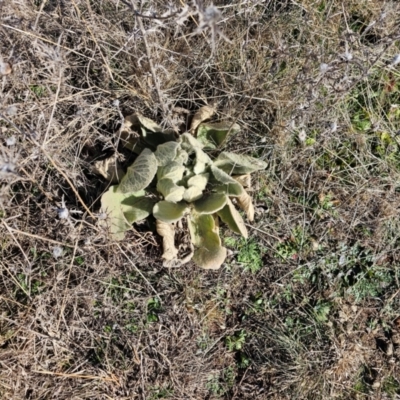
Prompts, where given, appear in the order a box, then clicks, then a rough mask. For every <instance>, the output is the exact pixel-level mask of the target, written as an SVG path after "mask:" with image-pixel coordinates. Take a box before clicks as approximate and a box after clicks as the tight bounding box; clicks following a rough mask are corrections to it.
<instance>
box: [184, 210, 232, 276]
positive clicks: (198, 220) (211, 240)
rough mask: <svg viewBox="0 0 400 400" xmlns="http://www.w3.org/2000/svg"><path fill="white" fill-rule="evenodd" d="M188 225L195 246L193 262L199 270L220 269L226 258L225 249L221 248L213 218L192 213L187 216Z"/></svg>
mask: <svg viewBox="0 0 400 400" xmlns="http://www.w3.org/2000/svg"><path fill="white" fill-rule="evenodd" d="M188 225H189V231H190V236H191V238H192V243H193V245H194V246H195V251H194V255H193V261H194V262H195V263H196V264H197V265H198V266H199V267H201V268H205V269H218V268H220V267H221V265H222V263H223V262H224V261H225V258H226V248H225V247H222V246H221V239H220V237H219V234H218V227H217V226H216V225H215V220H214V217H213V216H212V215H199V214H197V213H196V212H192V213H191V214H190V216H188Z"/></svg>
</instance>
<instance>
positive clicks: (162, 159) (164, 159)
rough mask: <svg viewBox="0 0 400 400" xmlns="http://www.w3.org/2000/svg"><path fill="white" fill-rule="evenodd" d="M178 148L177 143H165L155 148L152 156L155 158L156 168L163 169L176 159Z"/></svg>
mask: <svg viewBox="0 0 400 400" xmlns="http://www.w3.org/2000/svg"><path fill="white" fill-rule="evenodd" d="M178 148H179V143H177V142H167V143H163V144H160V145H159V146H157V150H156V151H155V153H154V155H155V156H156V158H157V162H158V166H159V167H165V166H166V165H167V164H169V163H170V162H171V161H172V160H173V159H174V158H175V157H176V154H177V151H178Z"/></svg>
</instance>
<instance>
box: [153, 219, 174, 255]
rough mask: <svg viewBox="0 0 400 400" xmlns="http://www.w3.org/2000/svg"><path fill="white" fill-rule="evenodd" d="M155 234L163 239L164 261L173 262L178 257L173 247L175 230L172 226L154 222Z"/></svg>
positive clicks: (162, 222) (158, 221)
mask: <svg viewBox="0 0 400 400" xmlns="http://www.w3.org/2000/svg"><path fill="white" fill-rule="evenodd" d="M156 229H157V233H158V234H159V235H160V236H161V237H162V238H163V255H162V258H163V259H164V260H165V261H172V260H175V259H176V258H177V256H178V249H177V248H176V247H175V240H174V239H175V228H174V226H173V225H172V224H170V223H167V222H164V221H161V220H159V219H157V220H156Z"/></svg>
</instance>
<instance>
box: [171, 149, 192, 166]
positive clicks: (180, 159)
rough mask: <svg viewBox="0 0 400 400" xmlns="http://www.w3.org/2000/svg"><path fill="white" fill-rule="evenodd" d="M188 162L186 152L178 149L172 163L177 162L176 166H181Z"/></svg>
mask: <svg viewBox="0 0 400 400" xmlns="http://www.w3.org/2000/svg"><path fill="white" fill-rule="evenodd" d="M188 160H189V154H188V153H187V151H185V150H183V149H180V148H178V151H177V153H176V157H175V159H174V161H175V162H177V163H178V164H181V165H183V164H186V163H187V162H188Z"/></svg>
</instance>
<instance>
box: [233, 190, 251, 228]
mask: <svg viewBox="0 0 400 400" xmlns="http://www.w3.org/2000/svg"><path fill="white" fill-rule="evenodd" d="M236 201H237V203H238V206H239V207H240V208H241V209H242V210H243V211H244V212H245V213H246V215H247V218H248V219H249V221H254V206H253V200H252V198H251V196H250V195H249V194H248V193H247V192H246V191H245V190H243V193H242V194H241V195H240V196H238V197H237V198H236Z"/></svg>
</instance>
